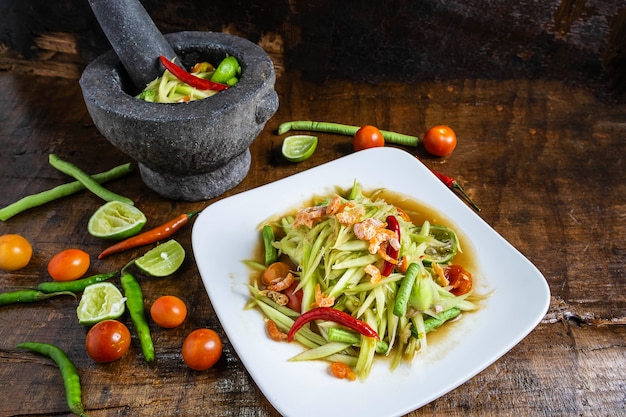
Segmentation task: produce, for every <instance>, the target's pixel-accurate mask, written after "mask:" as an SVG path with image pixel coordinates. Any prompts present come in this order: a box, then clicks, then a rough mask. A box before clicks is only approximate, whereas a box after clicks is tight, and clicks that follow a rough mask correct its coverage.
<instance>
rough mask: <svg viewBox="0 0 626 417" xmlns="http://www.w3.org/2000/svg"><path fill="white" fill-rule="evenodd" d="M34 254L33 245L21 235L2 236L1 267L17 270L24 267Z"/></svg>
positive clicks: (5, 269)
mask: <svg viewBox="0 0 626 417" xmlns="http://www.w3.org/2000/svg"><path fill="white" fill-rule="evenodd" d="M32 256H33V247H32V246H31V245H30V243H29V242H28V240H26V239H25V238H24V237H22V236H20V235H15V234H8V235H3V236H0V269H2V270H3V271H17V270H18V269H22V268H24V267H25V266H26V265H28V263H29V262H30V258H31V257H32Z"/></svg>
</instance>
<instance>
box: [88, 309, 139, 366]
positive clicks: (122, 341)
mask: <svg viewBox="0 0 626 417" xmlns="http://www.w3.org/2000/svg"><path fill="white" fill-rule="evenodd" d="M85 346H86V348H87V354H88V355H89V357H90V358H91V359H93V360H94V361H96V362H99V363H107V362H113V361H115V360H118V359H119V358H121V357H122V356H124V354H125V353H126V351H128V348H129V346H130V331H129V330H128V327H126V325H125V324H124V323H122V322H120V321H117V320H103V321H101V322H99V323H97V324H96V325H94V326H93V327H92V328H91V329H89V332H87V338H86V339H85Z"/></svg>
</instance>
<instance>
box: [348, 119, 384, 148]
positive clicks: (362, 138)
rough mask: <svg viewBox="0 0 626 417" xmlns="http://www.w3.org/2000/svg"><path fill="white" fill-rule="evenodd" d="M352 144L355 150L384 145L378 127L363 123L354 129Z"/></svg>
mask: <svg viewBox="0 0 626 417" xmlns="http://www.w3.org/2000/svg"><path fill="white" fill-rule="evenodd" d="M352 146H353V147H354V150H355V151H362V150H363V149H369V148H379V147H381V146H385V138H384V137H383V134H382V133H381V132H380V130H378V128H376V127H374V126H370V125H365V126H363V127H361V128H360V129H359V130H357V131H356V133H355V134H354V138H353V139H352Z"/></svg>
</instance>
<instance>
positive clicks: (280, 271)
mask: <svg viewBox="0 0 626 417" xmlns="http://www.w3.org/2000/svg"><path fill="white" fill-rule="evenodd" d="M289 271H290V268H289V265H287V264H286V263H284V262H281V261H278V262H274V263H272V264H270V266H268V267H267V268H265V271H263V277H262V279H263V284H265V285H271V284H275V283H276V281H280V280H282V279H283V278H285V277H286V276H287V274H288V273H289Z"/></svg>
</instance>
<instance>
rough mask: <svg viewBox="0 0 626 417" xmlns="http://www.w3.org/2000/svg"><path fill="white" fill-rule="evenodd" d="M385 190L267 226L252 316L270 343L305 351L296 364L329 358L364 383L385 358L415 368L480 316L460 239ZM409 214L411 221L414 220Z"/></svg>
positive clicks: (318, 204) (324, 201) (353, 193)
mask: <svg viewBox="0 0 626 417" xmlns="http://www.w3.org/2000/svg"><path fill="white" fill-rule="evenodd" d="M384 195H385V190H377V191H374V192H371V193H365V192H364V191H363V190H362V187H361V186H360V184H358V183H357V182H355V184H354V185H353V187H352V188H351V190H350V191H349V193H344V192H342V191H341V190H337V192H336V193H335V194H334V195H331V196H324V197H314V198H313V200H312V201H311V203H310V204H308V205H306V206H305V207H302V208H300V209H298V210H297V211H296V212H295V213H290V214H287V215H284V216H277V217H274V218H271V219H268V220H267V221H266V222H264V223H263V224H261V225H260V232H261V234H262V238H263V251H264V254H263V255H262V258H263V259H262V260H261V261H246V263H247V264H248V265H249V267H251V268H252V269H253V270H254V273H253V277H252V280H251V283H250V285H249V289H250V295H251V296H250V301H249V303H248V307H249V308H257V309H259V310H260V311H261V313H262V314H263V315H264V319H265V323H266V330H267V334H268V336H269V337H270V338H271V339H273V340H276V341H286V342H291V341H292V340H296V341H298V342H299V343H300V344H301V345H303V346H304V347H305V348H306V349H305V350H304V351H303V352H302V353H300V354H298V355H296V356H295V357H293V358H291V359H290V360H291V361H303V360H325V361H328V362H329V363H330V372H331V374H333V375H334V376H336V377H338V378H348V379H351V380H355V379H357V378H358V379H359V380H361V381H363V380H365V379H366V378H367V376H368V374H369V372H370V369H371V366H372V363H373V361H374V360H376V359H377V358H382V357H389V358H390V367H391V369H392V370H394V369H396V368H397V367H398V366H399V365H400V364H401V363H403V362H405V363H411V361H412V360H413V359H414V357H415V355H416V353H417V352H419V351H424V350H426V349H427V347H428V337H427V335H428V333H430V332H432V331H434V330H435V329H437V328H439V327H440V326H442V325H444V324H445V323H447V322H450V321H453V320H459V319H460V318H461V316H462V315H463V313H464V312H469V311H474V310H477V309H478V308H480V304H481V302H482V301H483V300H484V299H485V298H486V297H487V296H486V295H480V294H477V292H476V291H475V288H474V284H475V283H474V282H473V279H472V274H471V272H469V271H468V270H466V269H465V268H466V267H467V265H466V266H465V267H464V266H463V265H459V264H457V263H455V261H456V259H457V258H459V257H458V256H457V255H459V254H460V253H461V247H460V242H459V238H458V236H457V233H456V232H455V231H454V230H453V229H452V228H450V227H448V226H445V225H442V224H432V223H431V222H430V221H429V220H420V221H419V222H418V223H417V224H416V223H414V222H413V220H412V217H414V218H418V217H419V216H417V215H414V214H413V213H411V210H403V209H402V208H401V207H398V205H395V204H390V203H389V202H387V201H385V198H384ZM409 214H410V215H409Z"/></svg>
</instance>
